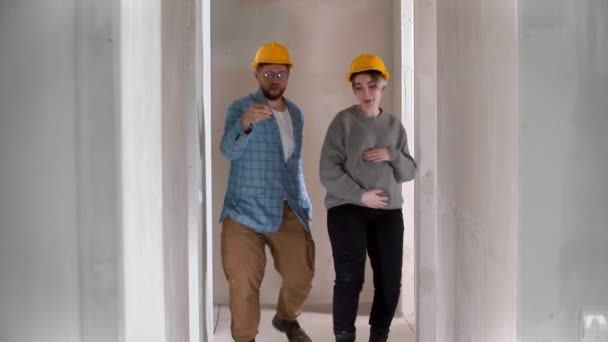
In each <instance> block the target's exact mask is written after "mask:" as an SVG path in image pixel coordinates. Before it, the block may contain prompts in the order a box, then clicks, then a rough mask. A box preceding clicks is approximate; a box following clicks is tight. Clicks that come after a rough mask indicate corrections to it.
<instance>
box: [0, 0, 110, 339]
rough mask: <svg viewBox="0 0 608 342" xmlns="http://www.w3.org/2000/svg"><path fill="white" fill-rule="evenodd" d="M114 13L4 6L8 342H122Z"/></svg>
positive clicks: (0, 70)
mask: <svg viewBox="0 0 608 342" xmlns="http://www.w3.org/2000/svg"><path fill="white" fill-rule="evenodd" d="M111 23H112V16H111V4H103V3H100V4H94V3H92V2H90V1H84V2H78V3H76V2H73V1H47V2H43V3H40V2H34V1H3V2H2V3H0V201H1V202H0V228H1V229H0V274H2V276H1V278H0V340H1V341H3V342H5V341H6V342H10V341H116V340H117V338H118V335H117V334H118V331H117V329H118V328H117V325H118V321H117V318H116V316H117V311H118V308H117V306H118V305H117V298H118V293H117V292H118V291H117V254H116V248H117V240H116V219H117V216H116V204H115V203H116V201H115V200H116V192H115V189H116V188H115V186H116V181H117V176H116V172H115V160H116V156H115V145H114V143H113V140H114V136H115V135H114V133H115V131H114V130H115V127H114V107H113V106H114V103H113V69H112V67H113V60H112V52H113V48H112V25H111Z"/></svg>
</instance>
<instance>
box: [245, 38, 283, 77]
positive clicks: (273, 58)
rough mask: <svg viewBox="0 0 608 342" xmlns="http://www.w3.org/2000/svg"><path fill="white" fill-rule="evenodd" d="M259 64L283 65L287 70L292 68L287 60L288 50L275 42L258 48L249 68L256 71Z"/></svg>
mask: <svg viewBox="0 0 608 342" xmlns="http://www.w3.org/2000/svg"><path fill="white" fill-rule="evenodd" d="M260 64H284V65H287V67H288V68H291V67H292V66H293V64H291V59H290V58H289V50H287V48H286V47H285V46H283V45H281V44H279V43H275V42H272V43H268V44H264V45H262V46H260V48H259V49H258V52H257V53H256V54H255V58H254V59H253V62H252V63H251V66H252V67H253V70H257V69H258V66H259V65H260Z"/></svg>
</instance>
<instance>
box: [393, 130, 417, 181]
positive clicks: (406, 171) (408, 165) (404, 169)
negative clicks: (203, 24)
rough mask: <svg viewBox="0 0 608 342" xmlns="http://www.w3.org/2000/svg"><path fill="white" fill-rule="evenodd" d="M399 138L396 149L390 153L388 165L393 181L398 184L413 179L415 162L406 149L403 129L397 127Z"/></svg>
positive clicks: (405, 135) (405, 136)
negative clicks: (391, 171) (391, 169)
mask: <svg viewBox="0 0 608 342" xmlns="http://www.w3.org/2000/svg"><path fill="white" fill-rule="evenodd" d="M399 126H400V127H399V137H398V139H397V147H396V149H395V150H393V151H391V159H390V160H389V163H390V165H391V166H392V168H393V174H394V175H395V180H396V181H397V182H398V183H403V182H407V181H410V180H412V179H414V177H415V176H416V169H417V167H418V166H417V165H416V161H415V160H414V158H412V156H411V155H410V152H409V149H408V147H407V134H406V132H405V128H404V127H403V126H402V125H401V124H400V125H399Z"/></svg>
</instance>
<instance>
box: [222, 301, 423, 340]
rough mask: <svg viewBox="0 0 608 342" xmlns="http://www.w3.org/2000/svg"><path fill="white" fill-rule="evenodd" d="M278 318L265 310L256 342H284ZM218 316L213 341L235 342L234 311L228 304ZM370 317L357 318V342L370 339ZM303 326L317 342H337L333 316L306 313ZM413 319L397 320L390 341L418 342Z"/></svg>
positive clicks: (303, 315)
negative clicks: (232, 329)
mask: <svg viewBox="0 0 608 342" xmlns="http://www.w3.org/2000/svg"><path fill="white" fill-rule="evenodd" d="M273 315H274V310H271V309H264V310H262V319H261V322H260V332H259V334H258V336H257V337H256V341H262V342H284V341H287V338H286V337H285V335H284V334H282V333H280V332H278V331H276V330H275V329H274V328H273V327H272V325H271V323H270V322H271V320H272V317H273ZM214 317H215V320H214V321H215V334H214V338H213V342H231V341H232V338H231V337H230V311H229V309H228V307H227V306H225V305H216V306H215V307H214ZM368 319H369V317H368V316H362V315H360V316H359V317H358V318H357V322H356V326H357V332H358V336H357V341H367V340H368V338H369V328H368V323H367V321H368ZM299 322H300V325H301V326H302V328H304V330H306V332H307V333H308V335H309V336H310V338H311V339H312V340H313V341H315V342H331V341H333V340H334V339H333V333H332V330H331V327H332V323H331V322H332V318H331V314H329V313H317V312H314V313H310V312H305V313H303V314H302V316H301V317H300V319H299ZM414 327H415V323H414V319H413V318H395V319H394V320H393V325H392V327H391V336H390V337H389V339H388V341H389V342H414V341H415V340H416V338H415V336H416V335H415V333H414Z"/></svg>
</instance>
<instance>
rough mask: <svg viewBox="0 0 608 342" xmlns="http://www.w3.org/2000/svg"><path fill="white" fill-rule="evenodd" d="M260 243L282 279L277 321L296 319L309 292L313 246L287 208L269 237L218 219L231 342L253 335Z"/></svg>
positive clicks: (241, 341)
mask: <svg viewBox="0 0 608 342" xmlns="http://www.w3.org/2000/svg"><path fill="white" fill-rule="evenodd" d="M266 245H268V246H269V247H270V253H271V254H272V257H273V259H274V267H275V269H276V270H277V272H278V273H279V274H280V275H281V278H282V280H283V283H282V286H281V290H280V292H279V300H278V304H277V315H278V316H279V317H281V318H285V319H296V318H297V317H298V316H299V315H300V312H301V309H302V305H303V304H304V301H305V300H306V297H308V293H309V292H310V289H311V288H312V278H313V276H314V263H315V261H314V259H315V245H314V242H313V240H312V237H311V235H310V233H307V232H306V231H305V230H304V228H303V227H302V224H301V223H300V221H298V218H297V217H296V214H295V213H294V212H293V211H292V210H291V209H290V208H289V207H288V206H287V205H285V208H284V210H283V222H282V223H281V226H280V227H279V231H278V232H276V233H275V234H272V235H264V234H260V233H257V232H255V231H253V230H251V229H249V228H247V227H245V226H243V225H241V224H239V223H238V222H235V221H233V220H231V219H226V220H224V222H223V225H222V264H223V267H224V274H225V275H226V280H228V284H229V286H230V312H231V315H232V324H231V332H232V337H233V338H234V340H235V341H237V342H245V341H251V340H253V339H254V338H255V336H256V335H257V333H258V326H259V324H260V286H261V284H262V278H263V277H264V269H265V268H266V252H265V248H266Z"/></svg>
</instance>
